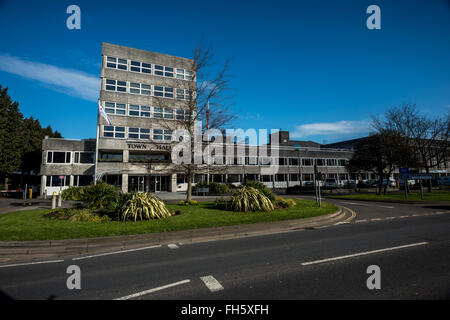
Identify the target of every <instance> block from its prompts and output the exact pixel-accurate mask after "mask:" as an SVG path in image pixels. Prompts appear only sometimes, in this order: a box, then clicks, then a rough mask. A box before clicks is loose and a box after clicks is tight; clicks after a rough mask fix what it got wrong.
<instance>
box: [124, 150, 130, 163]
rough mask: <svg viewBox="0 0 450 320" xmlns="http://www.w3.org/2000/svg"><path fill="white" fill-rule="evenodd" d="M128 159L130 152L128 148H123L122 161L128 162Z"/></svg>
mask: <svg viewBox="0 0 450 320" xmlns="http://www.w3.org/2000/svg"><path fill="white" fill-rule="evenodd" d="M129 159H130V152H129V151H128V150H123V162H128V160H129Z"/></svg>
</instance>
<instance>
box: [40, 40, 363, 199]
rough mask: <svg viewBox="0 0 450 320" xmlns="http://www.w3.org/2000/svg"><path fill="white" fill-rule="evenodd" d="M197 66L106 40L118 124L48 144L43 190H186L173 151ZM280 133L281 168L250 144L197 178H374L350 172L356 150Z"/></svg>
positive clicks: (107, 99) (102, 123)
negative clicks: (269, 170) (107, 186)
mask: <svg viewBox="0 0 450 320" xmlns="http://www.w3.org/2000/svg"><path fill="white" fill-rule="evenodd" d="M192 69H193V60H190V59H186V58H180V57H175V56H170V55H166V54H160V53H155V52H150V51H145V50H139V49H133V48H128V47H123V46H118V45H113V44H108V43H103V45H102V68H101V90H100V95H99V103H100V105H101V107H102V108H103V109H104V111H105V113H106V114H107V115H108V118H109V121H110V123H108V121H107V120H106V119H105V118H104V117H102V116H98V118H97V128H98V137H97V139H87V140H78V141H76V140H68V139H53V138H52V139H45V140H44V141H43V144H42V145H43V154H42V166H41V176H42V180H41V182H42V184H41V185H42V187H41V194H42V195H44V194H47V195H50V194H52V193H53V192H55V191H58V190H61V189H64V188H67V187H69V186H83V185H88V184H89V183H91V182H92V181H93V179H94V176H95V177H96V178H97V179H99V178H100V179H103V180H105V181H107V182H108V183H111V184H114V185H117V186H118V187H119V188H121V190H122V192H124V193H126V192H130V191H139V192H144V191H146V192H161V191H168V192H176V191H185V190H186V189H187V181H186V177H185V176H184V174H183V172H180V171H177V167H176V166H175V165H174V164H173V163H172V159H171V150H172V147H173V146H174V145H175V144H176V143H177V142H176V141H174V137H173V130H174V129H176V123H177V120H183V119H185V117H188V116H189V114H188V113H189V111H188V110H187V109H186V100H187V99H188V95H189V91H190V90H192V88H195V85H196V84H195V73H194V72H193V71H192ZM171 123H173V127H171ZM277 138H279V141H278V143H277V147H276V148H277V151H278V152H277V153H278V154H277V157H276V158H277V159H276V162H277V163H278V170H277V172H276V173H274V174H263V168H264V164H265V163H267V159H265V161H262V160H263V159H262V158H261V157H260V156H259V154H260V153H259V151H258V150H256V153H255V152H252V148H253V149H254V148H256V149H258V147H255V146H253V147H252V146H246V149H245V152H244V154H240V155H237V152H235V153H234V155H232V156H231V158H229V155H226V153H225V150H224V152H223V155H224V159H223V161H222V162H221V163H222V164H214V165H208V166H206V165H205V166H204V167H203V168H202V170H199V171H198V172H197V174H196V175H194V181H193V182H194V183H196V182H199V181H208V182H210V181H215V182H224V183H225V182H228V183H233V184H239V183H242V182H243V181H244V180H246V179H248V180H259V181H262V182H263V183H264V184H266V185H267V186H268V187H270V188H286V187H290V186H295V185H299V184H304V183H305V182H307V181H312V180H313V173H314V165H317V168H318V170H319V171H320V172H321V173H322V174H323V176H324V177H330V178H336V179H337V180H338V181H345V180H350V179H351V180H355V179H368V178H371V177H370V176H369V175H352V174H351V173H349V172H347V170H346V167H345V166H346V164H347V162H348V161H349V159H350V158H351V156H352V149H351V148H350V147H347V148H338V147H331V146H328V147H327V146H323V145H320V144H318V143H315V142H311V141H296V140H290V137H289V132H286V131H281V132H279V135H278V136H277ZM272 145H274V141H273V137H272V136H271V137H270V139H269V146H272ZM225 148H226V146H224V149H225ZM233 148H238V146H237V145H235V146H233ZM255 154H256V155H257V156H256V157H255V156H254V155H255ZM225 157H228V158H225ZM269 158H271V156H270V155H269ZM272 158H273V157H272ZM272 160H273V159H272Z"/></svg>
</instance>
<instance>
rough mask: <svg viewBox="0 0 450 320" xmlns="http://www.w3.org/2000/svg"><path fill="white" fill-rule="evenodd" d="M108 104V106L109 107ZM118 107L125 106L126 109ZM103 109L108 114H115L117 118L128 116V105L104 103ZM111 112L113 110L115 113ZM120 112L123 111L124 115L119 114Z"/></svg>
mask: <svg viewBox="0 0 450 320" xmlns="http://www.w3.org/2000/svg"><path fill="white" fill-rule="evenodd" d="M107 104H108V105H107ZM117 105H121V106H122V105H123V106H125V108H118V107H117ZM103 109H104V110H105V112H106V113H107V114H113V115H117V116H126V115H127V105H126V104H125V103H117V102H109V101H104V102H103ZM109 110H112V111H113V112H109ZM118 110H123V112H124V113H123V114H120V113H117V111H118Z"/></svg>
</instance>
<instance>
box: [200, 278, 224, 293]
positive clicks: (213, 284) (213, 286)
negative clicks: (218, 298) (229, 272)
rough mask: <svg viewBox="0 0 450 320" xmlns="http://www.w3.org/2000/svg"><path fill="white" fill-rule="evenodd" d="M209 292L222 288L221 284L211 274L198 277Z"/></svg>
mask: <svg viewBox="0 0 450 320" xmlns="http://www.w3.org/2000/svg"><path fill="white" fill-rule="evenodd" d="M200 279H201V280H202V281H203V282H204V283H205V285H206V286H207V287H208V289H209V290H210V291H211V292H217V291H220V290H223V287H222V285H221V284H220V282H219V281H217V280H216V278H214V277H213V276H205V277H200Z"/></svg>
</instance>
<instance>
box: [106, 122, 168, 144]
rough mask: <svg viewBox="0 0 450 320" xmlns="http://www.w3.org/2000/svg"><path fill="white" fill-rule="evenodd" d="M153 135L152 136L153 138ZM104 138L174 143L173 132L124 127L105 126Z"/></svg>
mask: <svg viewBox="0 0 450 320" xmlns="http://www.w3.org/2000/svg"><path fill="white" fill-rule="evenodd" d="M151 135H152V136H151ZM103 137H105V138H118V139H125V138H128V139H139V140H150V138H151V139H153V140H156V141H172V130H165V129H153V130H150V129H148V128H136V127H122V126H103Z"/></svg>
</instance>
